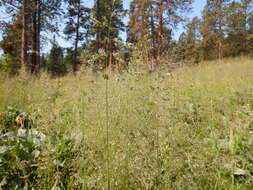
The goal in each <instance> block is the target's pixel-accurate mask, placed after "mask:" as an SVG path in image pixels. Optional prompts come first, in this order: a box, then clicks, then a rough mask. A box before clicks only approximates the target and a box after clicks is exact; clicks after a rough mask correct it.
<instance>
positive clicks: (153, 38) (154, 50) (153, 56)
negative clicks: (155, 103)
mask: <svg viewBox="0 0 253 190" xmlns="http://www.w3.org/2000/svg"><path fill="white" fill-rule="evenodd" d="M153 11H154V10H153V6H152V5H150V18H151V38H152V42H151V43H152V45H151V46H152V47H151V49H152V60H151V71H153V70H154V61H155V60H156V58H157V57H156V49H155V23H154V13H153Z"/></svg>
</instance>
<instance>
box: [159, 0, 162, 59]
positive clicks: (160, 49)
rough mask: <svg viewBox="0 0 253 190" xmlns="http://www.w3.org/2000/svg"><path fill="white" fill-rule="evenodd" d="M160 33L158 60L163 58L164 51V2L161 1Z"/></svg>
mask: <svg viewBox="0 0 253 190" xmlns="http://www.w3.org/2000/svg"><path fill="white" fill-rule="evenodd" d="M158 11H159V13H158V14H159V32H158V59H160V58H161V56H162V53H163V52H162V51H163V0H160V5H159V9H158Z"/></svg>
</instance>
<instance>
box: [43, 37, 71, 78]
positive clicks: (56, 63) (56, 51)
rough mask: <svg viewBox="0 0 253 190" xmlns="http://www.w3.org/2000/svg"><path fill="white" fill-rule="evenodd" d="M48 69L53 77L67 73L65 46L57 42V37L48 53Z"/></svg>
mask: <svg viewBox="0 0 253 190" xmlns="http://www.w3.org/2000/svg"><path fill="white" fill-rule="evenodd" d="M47 70H48V72H49V73H50V74H51V75H52V76H53V77H56V76H62V75H64V74H66V73H67V67H66V64H65V62H64V54H63V48H61V47H60V46H59V45H58V44H57V43H56V41H55V38H54V40H53V42H52V48H51V50H50V53H49V55H48V61H47Z"/></svg>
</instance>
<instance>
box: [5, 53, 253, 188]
mask: <svg viewBox="0 0 253 190" xmlns="http://www.w3.org/2000/svg"><path fill="white" fill-rule="evenodd" d="M252 71H253V61H252V60H250V59H246V58H242V59H239V58H238V59H231V60H226V61H224V63H205V64H201V65H199V66H196V67H193V68H181V69H179V70H177V71H175V72H173V73H172V74H168V73H166V72H163V71H157V72H155V73H152V74H146V75H130V74H125V75H122V76H117V75H113V74H111V75H110V76H109V79H108V80H106V79H104V77H103V76H98V75H94V74H92V73H89V72H86V73H82V74H79V75H77V76H76V77H73V76H66V77H63V78H59V79H50V78H49V77H48V76H47V75H46V74H42V76H41V77H40V78H39V79H34V78H32V77H29V76H24V75H21V76H19V77H17V78H11V79H5V78H4V77H3V76H2V77H0V112H3V113H2V116H0V118H1V117H4V115H5V113H6V112H7V111H6V110H7V109H6V107H7V106H11V107H12V110H23V111H25V112H27V113H28V114H29V118H30V120H31V121H32V126H31V127H32V128H36V130H38V131H40V132H42V133H43V134H45V135H46V140H45V142H44V143H43V144H42V145H40V149H39V150H40V153H39V155H38V156H37V157H33V158H22V159H16V160H14V161H13V162H15V163H16V164H17V166H16V167H19V166H20V165H19V163H20V161H22V160H29V159H32V162H34V163H36V164H37V165H36V167H35V168H33V170H32V171H30V169H29V167H28V166H27V165H25V167H23V165H22V167H21V166H20V168H21V169H20V170H18V171H22V172H18V175H16V174H15V172H13V170H15V169H13V168H11V167H10V166H9V165H8V164H13V162H12V163H9V162H7V160H8V159H6V160H4V159H1V157H0V172H2V173H1V174H2V175H0V182H1V181H2V180H3V179H5V180H7V181H8V180H9V181H13V179H14V178H15V179H16V178H17V179H19V180H21V181H22V183H21V184H27V186H33V187H35V186H36V187H40V189H52V188H55V189H56V188H60V189H64V188H65V189H107V188H108V184H110V187H111V189H180V190H181V189H187V190H189V189H219V190H220V189H232V188H233V187H234V188H235V189H252V188H253V72H252ZM106 86H107V90H106ZM0 115H1V114H0ZM1 121H3V119H2V120H1V119H0V122H1ZM0 126H1V130H2V133H4V131H5V132H6V130H7V131H8V130H10V129H8V128H7V127H6V126H4V124H3V122H2V123H0ZM6 128H7V129H6ZM4 143H6V142H4V141H1V144H0V145H1V146H5V144H4ZM1 154H2V156H6V155H5V153H3V151H2V152H1V151H0V155H1ZM9 156H10V155H9ZM12 156H13V155H12ZM3 160H4V161H3ZM15 171H16V170H15ZM8 172H9V173H8ZM16 173H17V171H16ZM31 173H32V174H31ZM7 174H8V175H9V176H7ZM10 175H13V176H10ZM22 175H23V176H22ZM24 176H27V177H26V178H24ZM13 183H14V182H13Z"/></svg>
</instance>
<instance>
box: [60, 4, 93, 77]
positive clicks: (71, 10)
mask: <svg viewBox="0 0 253 190" xmlns="http://www.w3.org/2000/svg"><path fill="white" fill-rule="evenodd" d="M67 3H68V10H67V15H66V17H67V18H68V21H67V23H66V26H65V29H64V33H65V35H66V36H67V39H68V40H73V41H74V55H73V60H72V66H73V73H75V72H76V71H77V65H78V60H77V56H78V48H79V43H80V42H81V41H83V40H84V38H85V37H86V36H87V32H88V28H89V22H88V21H89V17H90V16H89V14H90V9H89V8H87V7H85V6H84V5H83V1H81V0H68V1H67Z"/></svg>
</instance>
